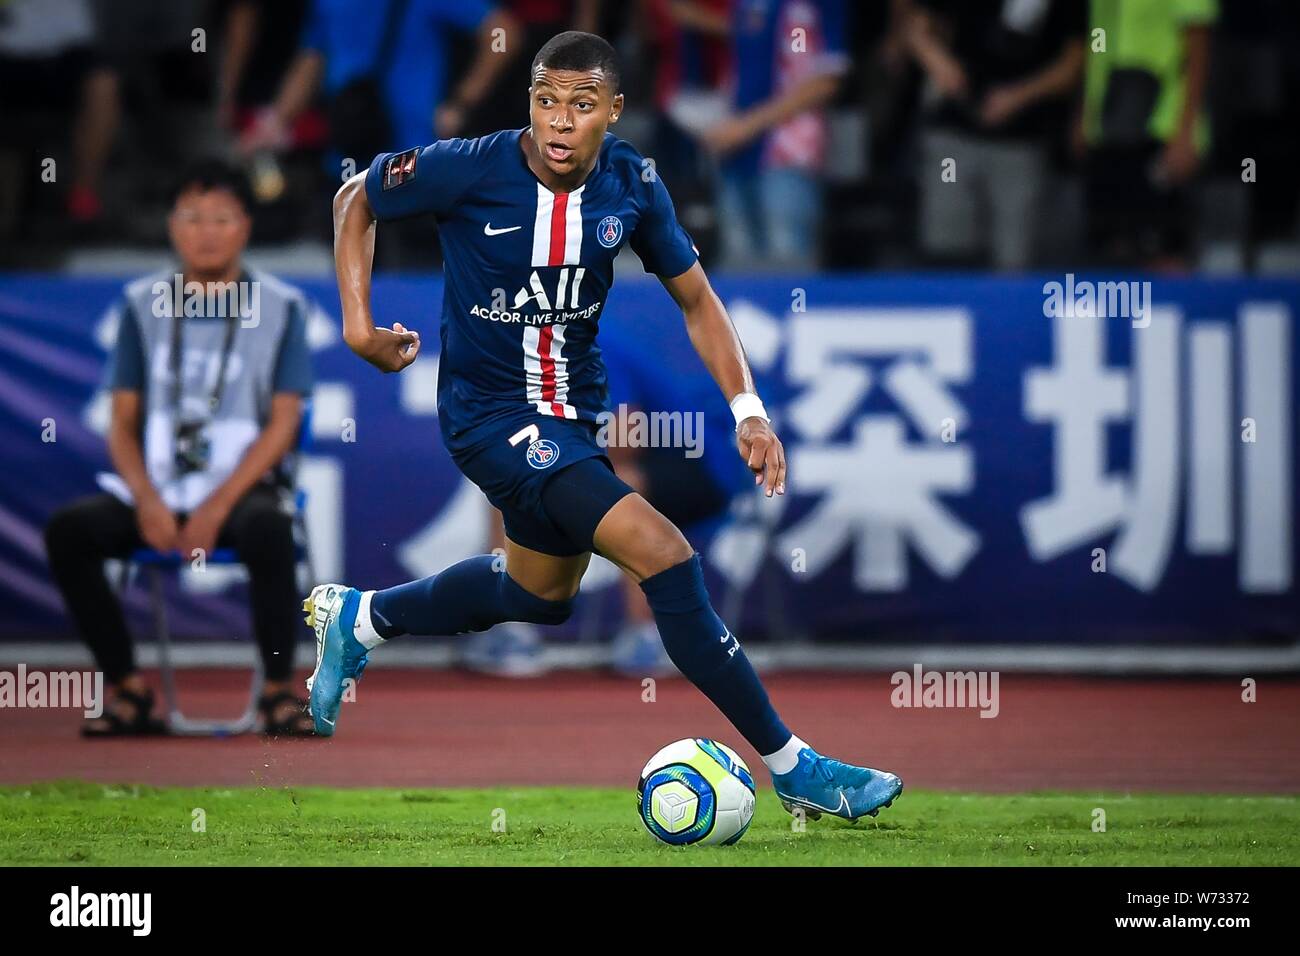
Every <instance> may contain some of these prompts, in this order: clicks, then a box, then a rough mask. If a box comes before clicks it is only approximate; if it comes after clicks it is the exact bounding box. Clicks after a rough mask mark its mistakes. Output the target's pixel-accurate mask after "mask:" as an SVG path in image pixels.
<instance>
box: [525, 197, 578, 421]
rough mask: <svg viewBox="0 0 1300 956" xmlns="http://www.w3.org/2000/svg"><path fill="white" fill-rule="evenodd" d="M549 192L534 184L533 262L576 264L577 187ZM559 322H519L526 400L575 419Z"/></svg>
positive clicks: (560, 293) (573, 295)
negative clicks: (522, 330) (547, 323)
mask: <svg viewBox="0 0 1300 956" xmlns="http://www.w3.org/2000/svg"><path fill="white" fill-rule="evenodd" d="M586 188H587V187H586V186H585V185H583V186H579V187H578V188H577V189H575V190H574V191H573V192H571V193H553V192H551V191H550V190H549V189H547V188H546V187H545V186H543V185H542V184H541V183H538V184H537V218H536V219H535V220H534V221H533V261H532V265H533V266H534V267H537V266H576V265H578V263H579V261H580V257H581V254H582V191H583V190H584V189H586ZM568 281H569V270H568V269H564V270H561V272H560V278H559V283H560V285H559V288H558V289H557V295H556V303H555V307H556V308H557V309H562V308H564V293H565V286H566V285H567V284H568ZM581 281H582V269H576V270H575V271H574V279H573V288H572V289H570V290H569V294H570V300H571V302H572V306H573V307H574V308H576V307H577V300H578V284H579V283H580V282H581ZM563 351H564V323H562V322H557V323H554V324H552V325H541V326H537V325H527V326H524V373H525V376H526V379H527V390H528V400H529V401H530V402H532V403H533V404H534V405H536V406H537V410H538V411H539V412H541V413H542V414H543V415H554V416H555V417H557V418H577V417H578V410H577V409H576V408H574V407H573V406H572V405H570V404H568V401H567V400H568V397H569V363H568V360H567V359H566V358H564V355H563Z"/></svg>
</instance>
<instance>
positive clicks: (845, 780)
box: [772, 747, 903, 820]
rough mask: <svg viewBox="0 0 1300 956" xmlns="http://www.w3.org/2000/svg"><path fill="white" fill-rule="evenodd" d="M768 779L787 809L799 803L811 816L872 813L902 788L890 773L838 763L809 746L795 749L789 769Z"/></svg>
mask: <svg viewBox="0 0 1300 956" xmlns="http://www.w3.org/2000/svg"><path fill="white" fill-rule="evenodd" d="M772 783H773V785H774V786H775V787H776V795H777V796H778V797H780V798H781V805H782V806H783V807H785V809H786V810H787V811H788V812H789V813H794V808H795V807H802V808H803V810H804V812H805V813H807V815H808V816H809V817H811V818H812V819H814V820H816V819H818V818H819V817H820V816H821V815H822V814H823V813H829V814H831V815H833V816H837V817H842V818H844V819H845V820H856V819H858V818H859V817H863V816H867V817H874V816H875V815H876V814H877V813H879V812H880V809H881V807H887V806H889V805H890V804H892V803H893V802H894V800H896V799H897V798H898V795H899V794H900V793H902V792H903V781H902V780H900V779H899V778H898V777H897V776H895V775H894V774H892V773H886V772H885V771H883V770H872V769H871V768H870V767H855V766H853V765H852V764H847V763H841V762H840V761H838V760H833V759H831V758H830V757H823V756H822V755H821V754H819V753H817V751H815V750H813V749H812V748H811V747H804V748H803V749H802V750H800V751H799V762H798V763H797V764H796V765H795V768H794V769H793V770H791V771H790V772H789V773H783V774H773V775H772Z"/></svg>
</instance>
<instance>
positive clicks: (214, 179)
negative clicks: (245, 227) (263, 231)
mask: <svg viewBox="0 0 1300 956" xmlns="http://www.w3.org/2000/svg"><path fill="white" fill-rule="evenodd" d="M191 189H197V190H198V191H199V192H202V193H206V192H211V191H212V190H214V189H223V190H225V191H226V192H228V193H230V194H231V195H232V196H234V197H235V198H236V199H237V200H239V204H240V205H241V206H243V207H244V212H246V213H248V214H249V215H252V213H253V190H252V187H251V186H249V184H248V177H247V176H245V175H244V172H243V170H242V169H240V168H239V167H238V166H233V165H231V164H230V163H227V162H226V161H224V160H221V159H201V160H198V161H197V162H194V163H192V164H190V165H189V166H187V167H185V169H184V170H183V171H182V172H181V174H180V175H179V176H177V177H176V179H175V180H174V181H173V182H172V187H171V190H170V191H169V193H168V195H167V206H168V208H174V207H175V206H176V201H177V200H178V199H180V198H181V195H182V194H183V193H187V192H189V191H190V190H191Z"/></svg>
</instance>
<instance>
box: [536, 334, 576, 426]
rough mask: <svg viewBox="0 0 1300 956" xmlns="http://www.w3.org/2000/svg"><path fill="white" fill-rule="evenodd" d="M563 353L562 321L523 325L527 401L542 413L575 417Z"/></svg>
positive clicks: (567, 365) (567, 369)
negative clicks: (551, 323) (570, 399)
mask: <svg viewBox="0 0 1300 956" xmlns="http://www.w3.org/2000/svg"><path fill="white" fill-rule="evenodd" d="M563 352H564V324H563V323H562V322H557V323H555V324H553V325H525V326H524V374H525V377H526V381H527V389H528V400H529V401H530V402H532V403H533V404H534V405H536V406H537V410H538V411H539V412H540V413H541V414H543V415H554V416H555V417H556V418H577V417H578V410H577V409H576V408H574V407H573V406H572V405H570V404H568V398H569V362H568V359H566V358H565V357H564V355H563Z"/></svg>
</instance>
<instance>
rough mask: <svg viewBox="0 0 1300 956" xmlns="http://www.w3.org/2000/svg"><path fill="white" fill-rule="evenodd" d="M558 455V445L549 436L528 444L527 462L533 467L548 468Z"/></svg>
mask: <svg viewBox="0 0 1300 956" xmlns="http://www.w3.org/2000/svg"><path fill="white" fill-rule="evenodd" d="M559 457H560V446H559V445H557V444H555V442H553V441H551V440H550V439H549V438H539V439H537V441H535V442H533V443H532V444H531V445H529V446H528V455H527V458H528V464H530V465H532V466H533V467H534V468H538V469H540V468H550V467H551V466H552V465H553V464H555V459H557V458H559Z"/></svg>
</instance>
